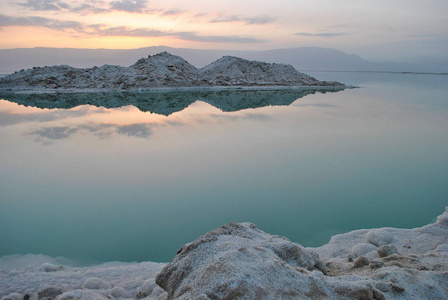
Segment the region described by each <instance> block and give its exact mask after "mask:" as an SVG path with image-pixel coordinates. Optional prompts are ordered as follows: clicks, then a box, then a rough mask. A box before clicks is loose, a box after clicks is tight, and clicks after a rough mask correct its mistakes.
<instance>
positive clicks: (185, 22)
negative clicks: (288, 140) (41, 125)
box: [0, 0, 448, 60]
mask: <svg viewBox="0 0 448 300" xmlns="http://www.w3.org/2000/svg"><path fill="white" fill-rule="evenodd" d="M160 45H162V46H171V47H180V48H196V49H229V50H268V49H282V48H294V47H309V46H315V47H326V48H335V49H338V50H342V51H344V52H347V53H355V54H358V55H361V56H362V57H364V58H366V59H371V60H387V59H397V58H405V57H417V56H424V57H439V58H446V57H447V56H448V1H447V0H425V1H423V0H369V1H368V0H337V1H335V0H313V1H309V0H306V1H304V0H276V1H266V0H245V1H241V0H238V1H236V0H227V1H222V0H221V1H217V0H183V1H180V0H113V1H105V0H0V49H13V48H33V47H57V48H108V49H132V48H141V47H149V46H160Z"/></svg>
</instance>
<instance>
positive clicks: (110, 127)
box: [29, 123, 152, 145]
mask: <svg viewBox="0 0 448 300" xmlns="http://www.w3.org/2000/svg"><path fill="white" fill-rule="evenodd" d="M76 133H80V134H86V133H88V134H89V133H90V134H93V135H95V136H97V137H98V138H100V139H104V138H110V137H113V136H114V135H125V136H128V137H136V138H143V139H147V138H149V137H150V136H151V135H152V130H151V124H145V123H136V124H130V125H117V124H104V123H99V124H95V123H87V124H81V125H78V126H50V127H44V128H41V129H37V130H34V131H31V132H29V135H31V136H35V137H36V139H35V141H37V142H42V143H43V144H45V145H48V144H51V142H52V141H56V140H62V139H67V138H70V137H71V136H72V135H74V134H76Z"/></svg>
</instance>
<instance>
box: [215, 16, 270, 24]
mask: <svg viewBox="0 0 448 300" xmlns="http://www.w3.org/2000/svg"><path fill="white" fill-rule="evenodd" d="M274 21H275V18H273V17H269V16H257V17H251V18H242V17H239V16H236V15H234V16H220V17H218V18H215V19H211V20H210V23H231V22H242V23H246V24H250V25H252V24H257V25H259V24H268V23H272V22H274Z"/></svg>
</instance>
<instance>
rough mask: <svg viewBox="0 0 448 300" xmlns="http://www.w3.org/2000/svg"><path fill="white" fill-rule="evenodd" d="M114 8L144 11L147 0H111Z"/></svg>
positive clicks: (127, 10)
mask: <svg viewBox="0 0 448 300" xmlns="http://www.w3.org/2000/svg"><path fill="white" fill-rule="evenodd" d="M110 8H111V9H112V10H119V11H126V12H133V13H142V12H144V10H145V8H146V0H120V1H112V2H110Z"/></svg>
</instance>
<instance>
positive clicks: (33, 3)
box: [18, 0, 69, 11]
mask: <svg viewBox="0 0 448 300" xmlns="http://www.w3.org/2000/svg"><path fill="white" fill-rule="evenodd" d="M18 5H20V6H23V7H26V8H30V9H32V10H36V11H42V10H61V9H67V8H68V7H69V5H68V4H67V3H65V2H62V1H59V0H27V1H26V2H25V3H18Z"/></svg>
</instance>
